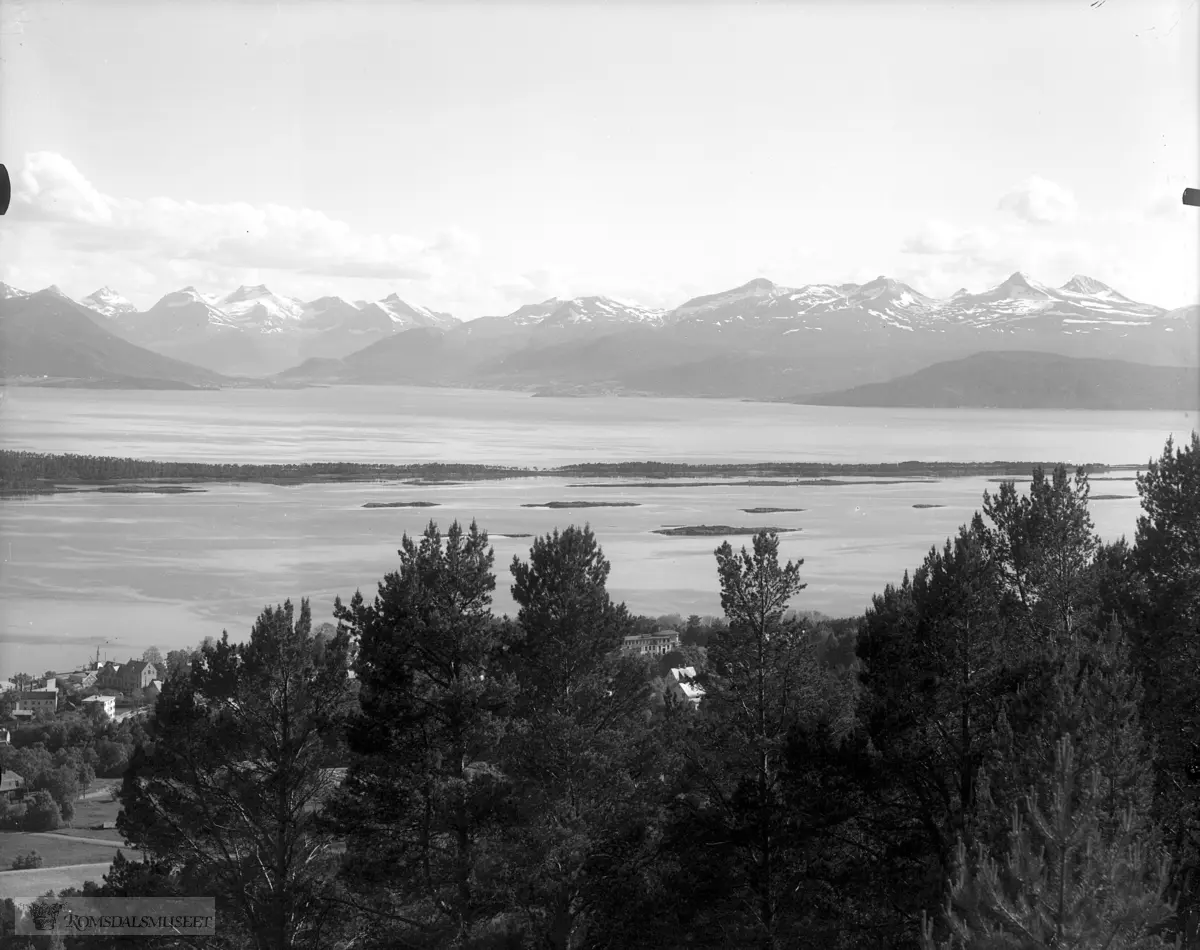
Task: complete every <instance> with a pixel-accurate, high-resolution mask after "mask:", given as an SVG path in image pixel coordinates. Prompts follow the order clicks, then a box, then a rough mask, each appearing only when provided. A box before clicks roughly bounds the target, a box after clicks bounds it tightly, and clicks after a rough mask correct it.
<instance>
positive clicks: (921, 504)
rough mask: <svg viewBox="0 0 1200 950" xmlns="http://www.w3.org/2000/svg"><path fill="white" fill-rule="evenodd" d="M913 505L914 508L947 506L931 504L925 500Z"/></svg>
mask: <svg viewBox="0 0 1200 950" xmlns="http://www.w3.org/2000/svg"><path fill="white" fill-rule="evenodd" d="M913 507H914V508H945V507H946V506H945V505H930V504H926V503H924V502H918V503H917V504H915V505H913Z"/></svg>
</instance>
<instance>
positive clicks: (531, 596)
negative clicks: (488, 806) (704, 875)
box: [505, 526, 655, 950]
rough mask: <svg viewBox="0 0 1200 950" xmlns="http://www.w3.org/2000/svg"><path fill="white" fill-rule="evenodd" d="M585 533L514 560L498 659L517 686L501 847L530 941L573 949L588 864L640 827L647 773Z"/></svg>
mask: <svg viewBox="0 0 1200 950" xmlns="http://www.w3.org/2000/svg"><path fill="white" fill-rule="evenodd" d="M608 572H609V564H608V561H606V560H605V558H604V555H603V552H602V551H601V549H600V547H599V545H598V544H597V543H596V539H595V536H594V535H593V533H592V531H591V529H590V528H587V527H584V528H582V529H580V528H576V527H573V526H572V527H568V528H567V529H566V530H565V531H563V532H562V533H561V534H560V533H559V532H558V531H557V530H555V531H554V532H553V533H552V534H548V535H546V536H544V537H539V538H537V539H536V540H535V541H534V543H533V546H532V548H531V550H530V556H529V561H528V562H526V561H522V560H521V559H520V558H513V562H512V575H513V580H514V583H513V587H512V595H513V600H514V601H515V602H516V603H517V605H518V607H519V612H518V614H517V625H518V627H519V629H520V639H519V640H517V641H515V642H514V643H513V644H512V646H511V647H510V649H509V650H508V651H507V659H506V664H507V666H508V668H509V669H511V670H512V675H513V680H514V683H515V685H516V689H517V692H516V697H515V700H514V704H513V718H512V719H511V720H510V723H509V726H510V728H509V732H508V736H507V741H506V742H505V762H506V765H505V773H506V774H507V775H508V776H509V777H510V778H511V780H512V781H513V783H514V796H513V797H514V801H516V802H517V803H518V817H517V819H516V820H515V821H514V822H513V823H512V825H511V827H510V829H509V834H508V835H507V840H508V842H509V849H508V853H507V858H508V860H509V862H510V864H511V866H512V874H513V886H514V889H515V891H516V892H517V893H518V894H519V899H520V904H521V906H522V907H524V909H525V912H526V915H527V917H528V934H529V938H530V939H531V940H532V941H533V942H534V943H535V944H537V945H543V946H546V947H552V948H562V950H568V948H573V947H578V946H581V945H582V941H584V940H585V939H586V935H587V931H588V930H589V929H590V927H591V926H592V925H593V919H594V917H595V913H594V912H595V909H596V906H597V902H598V901H602V900H603V898H602V897H601V896H600V895H599V894H597V890H596V883H597V882H596V875H595V873H594V871H595V868H596V864H597V862H601V863H603V864H605V865H606V866H609V867H611V852H612V849H613V846H614V844H616V845H618V846H619V844H620V840H621V839H622V838H623V837H624V836H626V835H627V834H628V831H629V830H630V829H631V828H634V827H636V826H637V825H638V824H640V823H641V822H642V821H643V820H644V815H645V811H646V801H645V799H646V781H645V775H646V768H647V767H648V765H652V764H654V763H653V761H652V760H653V758H655V757H654V756H653V754H652V750H651V748H650V747H649V737H650V731H649V730H648V729H647V724H646V717H645V712H646V708H647V705H648V698H649V697H648V684H647V678H646V664H645V662H644V661H642V660H640V659H639V658H634V657H622V656H621V655H620V654H619V652H617V651H618V647H619V645H620V643H621V638H622V637H623V636H624V635H625V634H626V632H627V631H628V630H629V628H630V619H629V615H628V612H627V611H626V610H625V607H624V605H618V604H614V603H613V602H612V599H611V598H610V597H609V594H608V591H607V588H606V582H607V579H608Z"/></svg>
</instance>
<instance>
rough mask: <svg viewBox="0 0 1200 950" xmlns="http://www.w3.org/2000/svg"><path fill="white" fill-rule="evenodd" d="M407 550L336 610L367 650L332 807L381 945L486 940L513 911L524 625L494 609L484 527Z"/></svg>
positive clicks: (407, 541)
mask: <svg viewBox="0 0 1200 950" xmlns="http://www.w3.org/2000/svg"><path fill="white" fill-rule="evenodd" d="M399 555H400V568H399V570H397V571H394V572H392V573H390V574H388V575H387V576H386V577H385V578H384V579H383V580H382V581H381V582H380V584H379V591H378V594H377V596H376V597H375V600H374V602H373V603H371V604H368V603H367V602H366V601H365V600H364V598H363V597H362V595H361V593H356V594H355V595H354V598H353V600H352V601H351V602H350V604H349V605H345V606H344V605H342V604H341V602H340V601H339V602H338V604H337V607H336V613H337V616H338V619H339V620H340V621H341V624H342V628H343V629H344V630H345V631H349V632H350V633H352V635H353V636H354V638H355V639H356V641H357V643H358V647H359V651H358V655H357V660H356V665H355V671H356V673H357V676H358V680H359V682H360V684H361V687H360V693H359V701H360V705H361V712H360V713H359V714H357V716H356V717H355V718H354V720H353V721H352V723H351V725H350V728H349V731H348V745H349V748H350V751H351V754H352V760H351V764H350V767H349V770H348V772H347V776H346V781H345V783H344V785H343V788H342V790H341V794H340V795H339V796H338V797H337V798H336V799H335V801H334V802H333V803H332V805H331V808H330V814H331V817H332V818H333V819H334V820H335V822H336V826H337V827H338V828H339V830H340V831H341V832H342V833H343V834H344V835H345V837H346V842H347V852H348V859H347V863H346V873H347V881H348V885H349V886H352V887H353V888H354V889H355V890H356V891H357V892H358V893H360V894H361V895H363V898H364V901H366V902H367V904H366V906H369V907H370V908H371V909H372V911H373V912H374V914H375V915H376V916H375V918H374V919H375V920H376V925H377V931H376V939H377V940H378V941H380V942H381V945H384V944H394V943H396V942H402V943H407V944H408V945H412V946H428V947H434V946H437V947H446V946H455V947H466V946H478V945H481V944H479V943H478V941H480V940H483V939H485V938H488V939H490V938H489V937H488V935H489V934H491V933H492V932H493V930H494V929H495V928H496V927H501V928H502V927H503V926H506V924H504V922H503V921H502V920H500V918H502V917H505V916H506V915H509V914H510V904H509V902H508V901H507V896H506V895H507V891H506V881H505V862H504V855H503V848H502V846H501V843H500V838H501V836H502V833H503V831H504V829H505V828H506V827H507V826H508V825H509V824H510V822H511V820H512V818H513V817H514V815H513V811H512V802H511V780H510V778H509V776H507V775H505V774H504V773H503V771H502V769H501V768H500V762H499V749H500V746H501V742H502V740H503V738H504V733H505V729H506V720H505V714H506V711H507V709H508V707H509V705H510V703H511V700H512V696H513V689H512V685H511V682H510V677H509V675H508V674H507V673H506V672H505V670H504V661H503V652H504V650H505V649H506V648H507V647H508V646H509V645H510V643H511V642H512V641H513V639H515V630H513V629H512V628H511V626H510V625H505V624H501V623H497V622H495V621H494V620H493V618H492V616H491V612H490V607H491V599H492V591H493V590H494V589H495V584H496V581H495V576H494V574H493V573H492V563H493V552H492V549H491V547H489V545H488V539H487V534H486V532H483V531H481V530H480V529H479V528H478V526H477V525H475V524H474V523H472V524H471V526H470V528H469V529H468V530H466V531H464V530H463V528H462V527H461V526H460V525H459V524H458V523H457V522H455V523H454V524H452V525H451V526H450V529H449V531H448V532H447V533H446V535H445V536H444V537H443V536H442V534H441V532H440V531H439V530H438V528H437V526H436V524H434V523H432V522H431V523H430V524H429V526H428V528H427V529H426V530H425V533H424V534H423V536H422V537H421V538H420V539H419V541H418V540H414V539H412V538H410V537H409V536H407V535H405V536H404V538H403V541H402V545H401V548H400V551H399Z"/></svg>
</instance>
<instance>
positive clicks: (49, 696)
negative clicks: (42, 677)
mask: <svg viewBox="0 0 1200 950" xmlns="http://www.w3.org/2000/svg"><path fill="white" fill-rule="evenodd" d="M51 682H53V681H51ZM14 712H17V713H23V712H24V713H30V714H35V713H40V712H48V713H51V714H53V713H56V712H58V690H56V689H34V690H30V691H29V692H27V693H18V694H17V701H16V709H15V710H14Z"/></svg>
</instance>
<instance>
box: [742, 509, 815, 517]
mask: <svg viewBox="0 0 1200 950" xmlns="http://www.w3.org/2000/svg"><path fill="white" fill-rule="evenodd" d="M805 510H806V509H804V508H743V509H742V511H744V512H746V514H748V515H776V514H779V513H780V512H781V511H805Z"/></svg>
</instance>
